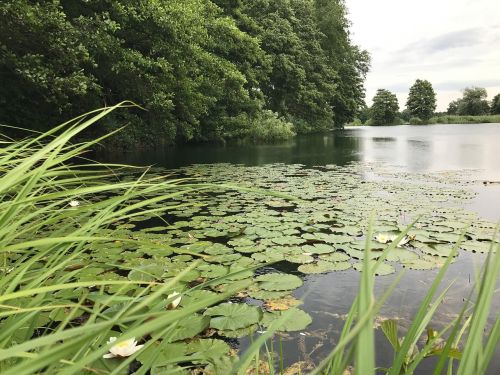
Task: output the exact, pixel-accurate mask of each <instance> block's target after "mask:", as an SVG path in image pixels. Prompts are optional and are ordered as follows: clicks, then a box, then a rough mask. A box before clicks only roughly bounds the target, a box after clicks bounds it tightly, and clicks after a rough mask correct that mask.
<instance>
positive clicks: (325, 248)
mask: <svg viewBox="0 0 500 375" xmlns="http://www.w3.org/2000/svg"><path fill="white" fill-rule="evenodd" d="M335 250H336V249H335V247H333V246H331V245H326V244H323V243H317V244H314V245H304V246H302V251H303V252H304V253H311V254H328V253H333V252H334V251H335Z"/></svg>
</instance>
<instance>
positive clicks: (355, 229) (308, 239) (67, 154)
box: [0, 103, 500, 375]
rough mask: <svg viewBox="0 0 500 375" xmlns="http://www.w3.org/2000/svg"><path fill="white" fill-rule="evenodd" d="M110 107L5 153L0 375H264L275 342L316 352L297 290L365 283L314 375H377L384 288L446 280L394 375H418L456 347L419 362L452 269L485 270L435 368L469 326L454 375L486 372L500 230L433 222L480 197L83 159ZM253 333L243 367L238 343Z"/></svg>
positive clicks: (323, 172)
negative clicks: (393, 279) (306, 344)
mask: <svg viewBox="0 0 500 375" xmlns="http://www.w3.org/2000/svg"><path fill="white" fill-rule="evenodd" d="M123 105H128V103H123V104H121V106H123ZM117 107H118V106H115V107H110V108H106V109H103V110H99V111H95V112H93V113H91V114H87V115H84V116H81V117H79V118H76V119H74V120H72V121H69V122H67V123H65V124H62V125H61V126H59V127H56V128H54V129H53V130H52V131H50V132H48V133H45V134H33V135H32V136H31V137H29V138H26V139H24V140H21V141H17V142H13V141H11V140H9V139H7V138H4V139H3V140H2V142H3V145H4V147H3V148H2V149H1V151H0V256H1V268H0V273H1V278H0V291H1V295H0V342H1V344H2V345H1V347H2V349H1V350H0V370H1V372H2V374H15V375H19V374H31V373H36V372H42V371H43V372H46V373H62V374H72V373H82V372H84V373H96V372H97V373H114V374H119V373H128V372H129V371H134V372H135V373H138V374H144V373H146V372H148V371H151V373H162V372H164V373H165V372H167V373H173V374H175V373H179V374H183V373H187V372H188V371H190V370H192V369H197V371H198V370H199V371H204V372H205V373H245V371H247V370H249V371H254V372H259V371H260V370H259V369H265V371H269V372H271V373H272V371H274V370H273V369H274V367H275V365H276V364H275V362H274V361H275V357H276V356H275V355H274V356H273V348H272V347H271V348H270V347H269V346H266V345H267V344H266V342H267V340H269V339H270V338H271V337H272V336H273V335H275V334H276V333H277V332H282V333H287V332H298V333H297V334H298V335H300V334H306V333H305V332H304V330H306V329H307V327H308V326H309V324H311V322H312V317H311V316H310V315H309V314H308V313H307V312H306V311H304V310H303V309H301V308H300V307H299V306H300V304H301V301H299V300H298V299H297V298H295V297H294V296H293V293H294V292H295V290H296V289H297V288H300V287H301V286H302V285H303V276H304V275H305V274H316V273H326V272H355V271H354V270H357V271H360V272H361V284H360V289H359V294H358V297H357V299H356V301H355V303H354V304H353V306H352V308H351V312H350V313H349V314H348V316H347V319H346V322H345V327H344V330H343V332H342V334H341V338H340V340H339V342H338V345H337V346H336V347H335V349H334V351H333V353H332V355H331V356H329V357H328V358H327V359H326V360H325V362H323V363H322V364H321V366H319V367H318V369H317V370H316V373H318V371H324V370H325V369H326V371H327V372H329V373H334V374H335V373H339V372H337V371H340V373H341V372H342V371H344V370H345V369H346V368H347V366H348V365H351V364H353V365H354V367H355V368H361V369H362V371H363V373H365V372H364V371H367V372H366V373H370V372H371V371H373V368H374V366H375V364H374V360H373V358H374V350H375V348H374V347H373V345H372V341H373V335H374V333H373V321H374V320H375V317H376V316H377V312H378V311H379V310H380V307H381V306H382V304H383V301H384V300H386V298H387V296H388V295H389V293H390V292H391V290H392V288H389V290H388V291H387V292H386V293H385V295H384V296H382V297H381V298H379V299H377V301H375V300H374V297H373V293H372V288H373V284H374V281H373V280H374V278H375V275H387V274H391V273H395V272H396V270H397V269H399V268H401V267H403V268H408V269H410V270H411V269H433V268H441V267H442V268H441V269H440V271H439V274H438V278H437V279H436V281H435V283H434V284H433V286H432V288H431V289H430V290H429V294H428V296H426V298H425V300H424V301H423V302H422V307H421V310H419V312H418V314H417V315H416V316H415V320H414V324H413V325H412V326H411V327H410V329H409V330H408V332H406V334H405V336H404V338H402V340H401V343H400V344H399V346H396V356H395V360H394V363H393V366H392V367H391V369H390V370H389V371H390V373H391V374H396V373H399V372H400V371H401V370H404V371H410V370H412V369H414V366H416V365H418V363H419V361H421V360H422V358H424V357H425V356H426V355H427V354H428V353H430V352H431V350H433V348H434V346H432V345H434V344H435V343H436V342H437V341H438V339H439V338H441V337H444V334H445V332H447V331H444V330H443V331H439V332H437V333H434V332H433V333H432V335H431V336H432V337H430V338H429V342H428V344H429V346H427V344H426V346H425V347H424V350H421V351H420V352H419V354H416V355H411V356H410V357H409V353H410V352H411V350H412V348H414V347H415V342H416V340H419V339H420V337H421V336H422V334H423V333H424V332H425V326H426V325H427V323H428V322H430V321H431V319H432V315H433V311H435V310H434V309H435V306H437V305H438V304H439V301H441V300H442V298H443V296H444V295H443V294H439V295H438V297H437V298H435V297H434V296H435V295H436V290H437V288H438V287H439V285H440V282H441V279H442V276H441V275H442V274H444V272H445V271H446V268H447V267H448V266H449V264H450V263H452V262H454V261H455V260H456V259H457V258H458V257H459V256H460V254H459V253H460V251H471V252H481V253H485V254H487V256H488V260H487V262H486V263H485V264H486V268H485V272H484V276H482V277H483V278H482V281H481V282H479V283H478V284H477V285H478V296H479V297H478V298H477V300H476V304H475V305H474V307H473V310H472V311H473V313H472V315H471V316H472V317H471V318H469V319H468V320H466V323H467V324H465V325H464V326H463V327H461V326H460V323H461V322H462V321H461V320H460V319H457V320H456V321H454V322H452V323H453V324H451V326H450V327H449V328H448V330H451V333H450V335H449V336H448V340H447V341H446V344H445V346H444V347H443V348H442V355H443V356H445V357H442V358H445V359H449V358H450V357H451V358H454V357H453V354H454V353H455V349H456V348H457V347H458V345H459V342H460V338H461V337H462V336H463V337H465V333H466V330H467V331H468V329H467V327H469V326H470V331H468V332H467V333H468V335H467V340H468V342H467V344H466V346H465V347H464V350H463V354H462V357H461V362H460V365H459V366H460V368H459V371H462V373H463V374H467V373H470V372H467V371H469V370H470V371H475V370H476V369H484V368H485V366H487V364H488V362H489V361H490V359H491V355H492V353H493V350H494V347H495V345H496V342H497V341H498V335H499V334H500V328H499V327H500V324H499V323H498V322H497V323H495V325H494V327H493V329H492V330H491V335H490V336H489V339H488V341H487V342H486V343H484V344H483V341H482V340H483V336H482V331H483V329H484V327H485V326H486V324H487V318H488V314H489V306H490V302H491V298H492V293H493V290H494V283H495V280H496V278H497V277H498V272H499V268H500V265H499V264H498V262H499V261H498V258H499V255H498V254H499V251H496V252H495V251H494V250H495V247H498V240H497V239H496V238H495V237H494V236H495V233H497V229H496V228H495V226H494V225H493V224H492V223H489V222H487V221H485V220H481V219H479V218H478V217H477V216H474V215H473V214H471V213H468V212H467V211H465V210H463V209H462V208H459V207H454V206H452V205H449V204H448V205H440V206H439V208H436V205H437V204H439V203H442V202H447V203H456V204H457V205H459V204H461V203H463V202H464V201H466V200H467V199H470V198H471V197H472V196H473V195H472V193H471V192H470V191H469V190H467V189H466V187H465V186H461V185H460V183H459V182H457V181H458V180H459V178H458V177H456V181H454V180H453V179H454V176H453V175H450V174H446V175H441V174H432V175H420V176H417V177H418V178H415V175H412V176H411V177H412V178H411V180H412V181H413V184H411V185H405V186H401V183H400V181H399V180H397V179H396V180H395V179H394V178H395V177H398V178H408V177H409V176H406V175H405V174H404V173H397V174H396V175H394V174H390V173H388V172H386V171H384V170H383V169H381V168H379V169H378V170H377V171H378V173H379V175H380V177H381V180H377V181H369V180H366V179H364V177H363V175H364V174H365V173H368V172H373V170H374V166H372V165H364V164H351V165H347V166H343V167H341V166H323V167H317V168H304V166H300V165H288V166H285V165H281V164H278V165H270V166H262V167H245V166H237V165H229V164H222V165H195V166H190V167H186V168H182V169H179V170H177V171H165V170H163V169H161V168H147V169H144V168H142V169H141V168H132V167H129V166H124V165H104V164H99V163H94V162H91V161H89V160H87V159H86V155H85V151H86V150H88V148H89V147H92V145H94V144H96V143H98V142H100V141H101V139H96V140H95V141H93V142H86V143H78V142H76V143H71V142H72V139H74V137H75V136H76V135H77V134H79V133H80V132H82V131H84V130H85V129H86V128H88V127H89V126H92V125H94V124H95V122H96V121H98V120H99V119H101V118H102V117H103V116H105V115H107V114H108V113H109V112H110V111H113V110H114V109H115V108H117ZM181 175H182V178H180V177H179V176H181ZM419 180H420V181H419ZM450 181H451V182H453V183H451V182H450ZM429 182H432V184H429ZM423 186H425V187H426V188H425V189H423V188H422V187H423ZM263 191H267V193H266V194H265V195H263V194H262V192H263ZM291 196H294V197H296V198H295V199H291V198H290V197H291ZM374 197H377V199H374ZM402 208H404V210H402ZM372 211H376V212H377V221H376V222H372V223H371V222H370V221H369V220H368V218H369V216H370V212H372ZM471 222H472V225H469V223H471ZM374 233H380V234H381V233H384V234H386V235H387V241H380V242H378V241H376V240H377V237H376V236H374ZM372 238H375V241H373V240H372ZM381 242H385V243H381ZM459 249H460V250H459ZM272 262H283V263H286V264H287V266H288V267H290V269H291V270H293V271H290V272H289V273H286V272H284V271H283V270H282V268H280V267H278V266H274V267H269V265H270V263H272ZM256 270H258V272H256ZM291 272H293V273H294V274H291ZM256 273H257V274H256ZM394 287H395V286H393V288H394ZM230 297H231V299H230ZM433 298H435V299H434V301H433ZM429 306H430V307H429ZM465 312H467V314H468V315H470V314H469V310H468V309H466V308H464V314H463V316H465ZM389 324H390V323H386V324H385V326H387V327H388V326H389ZM383 327H384V326H383ZM387 327H386V331H387V332H389V329H387ZM257 331H258V332H260V333H259V336H258V337H257V338H256V339H255V340H254V342H253V344H252V345H251V346H250V348H249V349H248V351H246V352H244V353H241V355H240V358H238V355H236V353H235V352H234V351H233V350H231V347H230V346H229V344H228V342H229V339H232V338H239V337H246V336H249V335H251V334H253V333H254V332H257ZM393 331H394V329H393V330H392V331H391V332H392V333H390V335H389V336H390V337H391V340H392V339H393V338H394V334H393ZM112 338H117V339H112ZM495 340H496V341H495ZM393 341H394V340H393ZM398 341H399V339H398ZM122 343H123V344H122ZM122 345H123V347H122ZM117 346H118V347H117ZM262 347H264V348H265V350H264V353H261V348H262ZM122 349H123V350H122ZM111 355H113V358H107V357H110V356H111ZM103 356H106V357H105V358H103ZM264 357H265V361H264V362H263V361H262V360H261V359H262V358H264ZM360 358H364V359H366V362H365V363H364V364H361V365H360ZM408 358H411V361H408V360H407V359H408ZM444 361H445V360H444V359H443V360H442V361H441V360H440V362H439V363H440V365H439V366H444V364H445V362H444ZM263 363H264V364H263ZM462 366H463V367H462ZM280 368H283V365H282V363H281V364H280ZM461 368H463V369H462V370H460V369H461ZM471 369H472V370H471ZM360 371H361V370H360Z"/></svg>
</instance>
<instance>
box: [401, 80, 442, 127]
mask: <svg viewBox="0 0 500 375" xmlns="http://www.w3.org/2000/svg"><path fill="white" fill-rule="evenodd" d="M406 108H407V109H408V111H409V112H410V114H411V115H412V116H413V117H417V118H419V119H421V120H423V121H426V120H428V119H430V118H431V117H432V115H433V114H434V111H435V110H436V93H435V92H434V89H433V88H432V84H431V83H430V82H429V81H426V80H421V79H417V80H416V81H415V83H414V84H413V86H412V87H410V93H409V94H408V100H407V101H406ZM410 123H411V120H410Z"/></svg>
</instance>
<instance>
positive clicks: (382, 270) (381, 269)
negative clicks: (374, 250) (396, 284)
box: [353, 261, 396, 276]
mask: <svg viewBox="0 0 500 375" xmlns="http://www.w3.org/2000/svg"><path fill="white" fill-rule="evenodd" d="M374 265H375V261H371V267H373V266H374ZM353 267H354V269H355V270H358V271H362V270H363V268H364V265H363V263H354V264H353ZM394 272H396V269H395V268H394V267H393V266H391V265H390V264H387V263H380V265H379V266H378V267H377V269H376V270H375V275H378V276H385V275H390V274H391V273H394Z"/></svg>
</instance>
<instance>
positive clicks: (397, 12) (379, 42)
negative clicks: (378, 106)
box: [346, 0, 500, 111]
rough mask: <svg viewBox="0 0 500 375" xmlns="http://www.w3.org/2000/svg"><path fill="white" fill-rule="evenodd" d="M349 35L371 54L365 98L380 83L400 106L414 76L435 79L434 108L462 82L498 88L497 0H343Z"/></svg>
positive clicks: (455, 92)
mask: <svg viewBox="0 0 500 375" xmlns="http://www.w3.org/2000/svg"><path fill="white" fill-rule="evenodd" d="M346 4H347V7H348V8H349V13H350V14H349V18H350V20H351V21H352V28H351V32H352V39H353V41H354V42H355V43H356V44H359V45H360V46H361V47H362V48H364V49H367V50H368V51H369V52H370V54H371V56H372V68H371V72H370V73H369V74H368V77H367V81H366V89H367V102H368V104H371V99H372V98H373V95H374V94H375V92H376V90H377V89H378V88H387V89H390V90H392V91H394V92H395V93H396V95H397V96H398V99H399V102H400V103H399V104H400V107H402V108H403V107H404V105H405V103H406V96H407V93H408V89H409V87H410V86H411V85H412V84H413V82H415V80H416V79H417V78H420V79H427V80H429V81H431V83H432V84H433V86H434V88H435V90H436V93H437V98H438V110H440V111H443V110H446V108H447V106H448V103H449V102H450V101H451V100H453V99H456V98H458V97H460V96H461V90H462V89H463V88H465V87H466V86H481V87H485V88H486V89H487V90H488V94H489V96H490V98H491V97H493V96H494V95H495V94H497V93H499V92H500V21H497V20H498V17H497V15H498V14H500V1H498V0H475V1H471V0H420V1H410V0H377V1H366V0H364V1H362V0H346Z"/></svg>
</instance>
